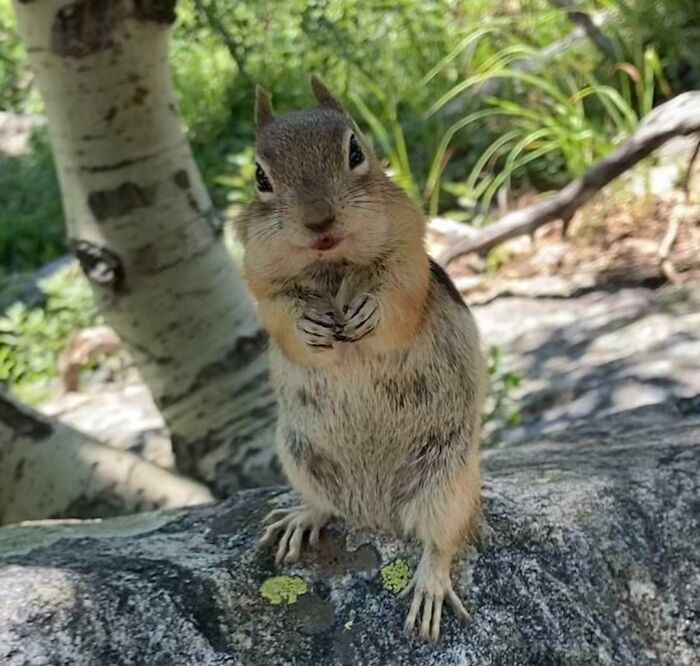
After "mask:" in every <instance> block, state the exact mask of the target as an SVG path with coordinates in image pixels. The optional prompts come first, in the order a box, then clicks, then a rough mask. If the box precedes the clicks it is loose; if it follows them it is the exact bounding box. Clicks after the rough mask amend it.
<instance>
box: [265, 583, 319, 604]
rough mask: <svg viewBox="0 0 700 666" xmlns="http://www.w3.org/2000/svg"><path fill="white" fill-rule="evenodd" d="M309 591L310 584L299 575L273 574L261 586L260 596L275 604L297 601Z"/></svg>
mask: <svg viewBox="0 0 700 666" xmlns="http://www.w3.org/2000/svg"><path fill="white" fill-rule="evenodd" d="M308 591H309V586H308V585H307V583H306V581H305V580H304V579H303V578H301V577H299V576H273V577H272V578H268V579H267V580H266V581H264V582H263V584H262V585H261V586H260V596H261V597H262V598H263V599H265V600H266V601H268V602H269V603H271V604H273V605H277V604H283V603H284V604H293V603H296V600H297V599H298V598H299V597H300V596H301V595H302V594H306V593H307V592H308Z"/></svg>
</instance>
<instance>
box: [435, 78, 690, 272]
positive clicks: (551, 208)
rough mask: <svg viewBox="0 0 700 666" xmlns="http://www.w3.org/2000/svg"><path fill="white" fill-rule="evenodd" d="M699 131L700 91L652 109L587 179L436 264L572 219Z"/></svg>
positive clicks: (471, 240) (447, 253)
mask: <svg viewBox="0 0 700 666" xmlns="http://www.w3.org/2000/svg"><path fill="white" fill-rule="evenodd" d="M697 132H700V91H698V90H694V91H691V92H686V93H683V94H682V95H678V96H677V97H675V98H674V99H672V100H670V101H668V102H666V103H665V104H661V105H660V106H658V107H657V108H656V109H654V110H653V111H652V112H651V113H650V114H649V115H648V116H647V117H646V118H644V120H642V122H641V123H640V125H639V127H638V128H637V130H636V131H635V132H634V134H633V135H632V136H631V137H629V139H627V140H626V141H624V142H623V143H622V144H621V145H620V146H619V147H618V148H617V149H616V150H615V151H614V152H613V153H612V154H611V155H609V156H608V157H606V158H605V159H603V160H601V161H600V162H599V163H598V164H596V165H595V166H594V167H592V168H591V169H590V170H589V171H588V172H587V173H586V174H585V175H584V176H582V177H581V178H577V179H576V180H574V181H572V182H571V183H569V184H568V185H567V186H566V187H564V188H563V189H562V190H560V191H559V192H558V193H557V194H555V195H554V196H552V197H551V198H549V199H547V200H546V201H543V202H542V203H539V204H535V205H534V206H528V207H527V208H524V209H522V210H518V211H514V212H512V213H509V214H508V215H506V216H505V217H503V218H501V219H500V220H498V221H497V222H494V223H493V224H491V225H489V226H488V227H486V228H485V229H484V230H483V231H481V232H480V233H479V234H477V235H476V236H471V237H468V238H463V239H461V240H460V241H458V242H457V243H455V244H454V245H453V246H452V247H451V248H448V249H447V250H445V251H444V252H443V253H442V254H441V256H440V257H438V261H439V262H440V263H442V264H443V265H445V264H448V263H449V262H451V261H452V260H454V259H456V258H457V257H460V256H462V255H464V254H469V253H470V252H480V253H483V252H486V251H488V250H490V249H491V248H492V247H495V246H496V245H499V244H500V243H502V242H503V241H506V240H509V239H510V238H514V237H515V236H520V235H522V234H528V233H530V234H531V233H533V232H534V231H535V230H536V229H538V228H539V227H541V226H542V225H543V224H546V223H547V222H552V221H554V220H566V219H570V218H571V216H572V215H573V214H574V212H575V211H576V210H578V208H580V207H581V206H582V205H583V204H585V203H586V202H587V201H588V200H589V199H590V198H591V197H592V196H593V195H594V194H595V193H596V192H598V191H600V190H601V189H602V188H603V187H605V185H607V184H608V183H609V182H610V181H612V180H614V179H615V178H617V177H618V176H619V175H621V174H622V173H624V172H625V171H627V170H628V169H630V168H631V167H633V166H634V165H635V164H637V162H639V161H640V160H642V159H644V158H645V157H647V156H648V155H649V154H651V153H652V152H653V151H654V150H656V149H657V148H658V147H659V146H661V145H663V144H664V143H665V142H666V141H668V140H669V139H672V138H673V137H675V136H686V135H689V134H695V133H697Z"/></svg>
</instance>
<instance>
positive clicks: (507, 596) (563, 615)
mask: <svg viewBox="0 0 700 666" xmlns="http://www.w3.org/2000/svg"><path fill="white" fill-rule="evenodd" d="M484 460H485V515H486V519H487V524H488V529H487V530H486V531H485V532H486V535H487V536H486V537H485V539H484V541H483V543H482V544H481V545H480V546H479V548H478V551H475V552H472V553H471V555H465V557H464V558H463V559H462V560H461V561H460V562H458V563H457V564H456V565H455V567H454V580H455V584H456V589H457V590H458V592H459V594H460V595H461V596H462V597H463V598H465V599H466V600H467V601H468V602H469V604H470V605H471V608H472V617H471V620H470V622H469V624H468V625H467V626H462V625H458V623H457V622H456V621H455V619H454V618H453V617H452V616H451V615H450V614H449V612H447V613H446V615H445V617H444V618H443V635H442V637H441V639H440V642H439V643H438V644H437V645H430V644H425V643H423V642H422V641H420V640H419V639H417V638H411V639H407V638H405V637H404V636H403V635H402V633H401V626H402V623H403V619H404V615H405V613H406V612H407V610H408V609H407V601H406V600H398V599H397V598H396V596H395V594H394V593H393V592H392V591H390V590H388V589H386V588H385V585H384V581H385V577H386V575H387V572H388V571H389V570H390V569H391V567H393V568H394V569H395V570H396V569H398V568H400V565H397V564H396V561H397V560H399V561H401V560H405V562H407V563H408V564H409V565H410V566H411V567H414V566H415V564H416V561H417V556H418V549H417V547H416V546H415V545H414V544H405V543H402V542H398V541H395V540H392V539H390V538H388V537H384V536H379V535H375V534H370V533H363V532H349V533H345V532H344V531H343V530H342V527H341V526H334V527H332V528H331V529H330V530H329V531H328V532H327V533H326V535H325V539H324V541H323V546H322V548H321V550H320V551H319V552H318V553H315V554H312V555H310V556H309V559H308V560H307V561H306V562H305V563H304V564H302V565H298V566H285V567H283V568H279V567H276V566H275V564H274V562H273V555H272V552H270V551H268V550H266V549H263V548H261V547H260V546H259V545H258V543H257V540H258V536H259V526H260V523H261V521H262V519H263V516H264V515H265V514H266V512H267V511H269V510H270V508H272V507H275V506H279V505H283V504H286V503H288V502H290V501H291V500H292V498H291V496H290V495H289V494H288V493H287V492H286V491H285V490H284V489H265V490H255V491H248V492H242V493H239V494H238V495H236V496H235V497H233V498H232V499H230V500H228V501H226V502H223V503H220V504H214V505H205V506H202V507H198V508H192V509H182V510H177V511H171V512H161V513H152V514H141V515H139V516H133V517H127V518H116V519H111V520H105V521H84V522H80V521H76V522H75V523H70V524H44V525H35V524H28V525H24V526H21V525H20V526H15V527H6V528H3V529H2V530H0V663H2V664H3V665H4V666H18V665H20V664H21V665H22V666H24V665H27V664H29V665H35V664H36V665H38V664H51V665H56V666H58V665H62V664H70V665H71V666H80V665H82V664H85V665H87V664H90V665H94V664H98V665H112V664H114V665H121V664H125V665H126V664H144V665H146V664H147V665H149V666H155V665H158V664H164V665H165V664H167V665H170V664H197V665H202V666H208V665H224V664H226V665H228V664H231V665H233V664H265V665H276V664H309V665H311V664H313V665H324V664H363V665H368V666H373V665H387V664H420V665H426V666H430V665H441V666H442V665H445V666H446V665H457V664H465V665H466V664H480V665H483V664H499V665H508V666H510V665H513V666H516V665H517V666H520V665H524V664H566V665H567V666H568V665H577V664H625V665H628V664H629V665H640V666H644V665H647V664H649V665H651V664H654V665H658V664H668V665H669V666H671V665H673V666H683V665H688V666H690V665H691V664H697V663H700V547H699V546H700V525H699V520H700V475H699V472H700V396H696V397H695V398H689V399H679V400H673V401H668V402H666V403H664V404H662V405H658V406H655V407H644V408H639V409H635V410H629V411H625V412H622V413H620V414H616V415H609V416H602V417H601V418H599V419H591V418H587V419H585V420H583V421H581V422H578V423H574V424H572V425H569V426H568V427H567V429H566V430H565V431H563V432H561V433H560V434H556V433H554V434H550V435H549V436H547V437H543V438H540V439H539V440H537V441H534V442H532V443H530V444H528V445H522V446H519V447H515V448H513V449H509V450H491V451H487V452H486V453H485V454H484ZM387 565H390V569H387V568H386V567H387ZM382 571H383V572H384V576H383V575H382ZM395 573H396V571H395ZM280 575H283V576H286V578H283V579H281V580H279V579H276V577H278V576H280ZM395 578H398V576H397V577H395ZM295 590H296V594H297V598H296V599H295V600H294V601H293V602H290V603H286V602H283V603H277V604H274V603H272V602H273V601H279V600H280V599H281V598H282V597H283V596H284V594H285V593H290V594H291V597H294V596H295V595H294V594H293V593H294V592H295Z"/></svg>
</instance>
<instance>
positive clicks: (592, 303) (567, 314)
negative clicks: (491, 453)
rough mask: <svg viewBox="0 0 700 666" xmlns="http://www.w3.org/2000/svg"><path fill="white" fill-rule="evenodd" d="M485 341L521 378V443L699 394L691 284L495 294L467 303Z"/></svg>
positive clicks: (512, 438)
mask: <svg viewBox="0 0 700 666" xmlns="http://www.w3.org/2000/svg"><path fill="white" fill-rule="evenodd" d="M473 310H474V312H475V315H476V318H477V320H478V323H479V327H480V329H481V333H482V338H483V340H484V342H485V343H486V344H487V345H489V344H496V345H499V346H500V347H501V350H502V352H503V354H504V366H505V368H506V369H508V370H512V371H515V372H516V373H518V374H519V375H520V376H522V379H523V381H522V383H521V386H520V387H519V390H518V391H515V392H514V394H513V396H512V397H513V399H514V401H515V403H516V404H517V406H518V409H519V411H520V414H521V416H522V425H521V426H520V427H518V428H508V429H504V430H503V431H502V432H500V433H499V438H498V439H499V441H500V443H502V444H507V443H513V442H520V441H530V440H531V439H532V438H533V437H537V436H539V435H540V434H541V433H543V432H548V431H552V430H559V429H562V428H566V427H568V424H569V423H571V422H572V421H575V420H576V419H582V418H586V417H593V416H601V415H607V414H615V413H617V412H621V411H624V410H629V409H633V408H635V407H641V406H644V405H653V404H661V403H664V402H665V401H667V400H672V399H675V398H683V397H688V396H692V395H696V394H697V393H700V283H698V282H695V283H690V284H688V285H685V286H683V287H673V288H665V289H660V290H656V291H652V290H650V289H645V288H642V287H637V288H628V289H620V290H619V291H615V292H612V293H606V292H603V291H593V292H590V293H587V294H584V295H581V296H578V297H576V298H566V299H562V298H522V297H508V298H499V299H498V300H495V301H493V302H492V303H489V304H488V305H484V306H478V307H474V308H473Z"/></svg>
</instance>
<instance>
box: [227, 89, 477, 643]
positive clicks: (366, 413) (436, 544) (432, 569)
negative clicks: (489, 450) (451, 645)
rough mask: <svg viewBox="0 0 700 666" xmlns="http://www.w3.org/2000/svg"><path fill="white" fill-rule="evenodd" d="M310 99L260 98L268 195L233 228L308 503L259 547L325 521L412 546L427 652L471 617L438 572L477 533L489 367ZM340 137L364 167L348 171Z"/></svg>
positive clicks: (289, 456)
mask: <svg viewBox="0 0 700 666" xmlns="http://www.w3.org/2000/svg"><path fill="white" fill-rule="evenodd" d="M319 86H321V88H319ZM314 92H315V94H316V97H317V99H318V100H319V103H320V106H319V107H318V108H316V109H312V110H308V111H303V112H298V113H294V114H290V115H288V116H282V117H270V114H271V105H270V104H269V99H268V98H265V97H264V96H262V97H261V96H260V94H259V104H258V116H259V118H258V160H259V162H260V164H261V165H262V166H263V168H264V171H265V173H266V175H267V177H268V178H269V180H270V182H271V184H272V188H273V192H272V193H269V192H268V193H262V194H260V195H259V196H258V198H257V199H256V200H255V201H254V202H253V203H252V204H251V205H250V207H249V208H248V210H247V211H246V212H245V213H244V215H243V216H242V217H241V218H240V219H239V220H238V222H237V229H238V234H239V237H240V239H241V241H242V242H243V244H244V246H245V250H246V254H245V275H246V278H247V280H248V283H249V284H250V288H251V290H252V292H253V294H254V295H255V298H256V299H257V302H258V312H259V314H260V318H261V321H262V322H263V325H264V326H265V328H266V329H267V330H268V332H269V334H270V336H271V341H272V344H271V350H270V359H271V376H272V381H273V384H274V385H275V387H276V389H277V392H278V397H279V403H280V416H279V424H278V436H277V445H278V452H279V457H280V460H281V462H282V465H283V467H284V469H285V471H286V473H287V475H288V477H289V480H290V482H291V484H292V486H293V487H294V488H295V489H296V490H297V492H298V493H299V494H300V495H301V496H302V499H303V501H304V504H303V505H302V506H301V507H299V508H297V509H294V510H292V511H290V512H289V513H288V514H286V517H285V518H282V519H281V520H279V521H277V522H276V523H274V524H273V525H272V526H270V527H269V528H268V530H267V532H266V537H265V538H266V540H269V541H271V540H273V539H274V538H275V537H276V536H277V533H278V532H280V531H282V532H283V534H282V538H281V540H280V544H279V547H278V559H285V560H287V561H290V560H293V559H295V558H296V557H297V556H298V555H299V548H300V544H301V539H302V535H303V534H304V533H305V532H307V531H309V532H310V535H311V540H312V542H313V541H314V540H315V538H316V537H317V535H318V530H319V529H320V526H321V525H322V524H323V523H324V522H325V521H326V520H328V518H329V517H330V516H332V515H338V516H341V517H342V518H344V519H345V520H346V521H347V522H348V523H350V524H354V525H358V526H365V527H372V528H377V529H385V530H391V531H394V532H396V533H398V534H401V535H404V536H410V535H414V536H417V537H418V538H420V539H421V541H422V542H423V544H424V553H423V558H422V559H421V563H420V565H419V567H418V570H417V571H416V575H415V576H414V579H413V582H412V585H411V589H413V590H414V593H415V596H414V601H413V605H412V607H411V611H410V613H409V617H408V620H407V625H406V626H407V629H411V628H412V627H413V624H414V623H415V620H416V618H417V614H418V611H419V610H420V607H421V606H422V607H423V609H424V611H423V622H422V624H421V628H420V631H421V634H423V635H425V636H430V637H432V638H436V637H437V633H438V631H439V623H440V612H441V607H442V600H443V599H445V600H447V601H448V602H449V603H450V605H451V606H452V607H453V609H454V610H455V612H456V613H457V614H458V615H460V616H461V617H463V616H464V615H465V614H466V612H465V611H464V608H463V606H462V604H461V602H459V600H458V598H457V597H456V596H455V595H454V592H452V588H451V584H450V578H449V568H450V563H451V561H452V559H453V557H454V554H455V552H456V551H457V549H458V548H459V547H460V545H461V544H462V543H464V540H465V539H466V538H467V537H468V535H469V533H470V532H472V531H473V530H474V529H475V526H476V524H477V523H478V517H479V498H480V480H479V457H478V446H479V421H480V414H479V412H480V407H481V403H482V399H483V393H484V386H485V365H484V360H483V357H482V355H481V353H480V351H479V345H478V334H477V331H476V326H475V324H474V321H473V318H472V317H471V314H470V313H469V311H468V309H467V308H466V306H464V304H463V303H461V301H460V299H459V296H458V294H457V292H456V290H455V289H454V285H452V284H451V282H450V280H449V278H448V277H447V276H446V275H445V274H444V272H442V271H441V270H440V269H439V267H437V266H435V265H431V263H430V261H429V258H428V255H427V254H426V252H425V248H424V232H425V218H424V216H423V214H422V212H421V210H420V208H419V207H418V206H417V205H416V204H415V203H414V202H412V201H411V200H410V199H409V198H408V197H407V196H406V195H405V194H404V192H403V191H402V190H401V189H400V188H398V187H397V186H396V185H394V184H393V183H392V182H391V181H390V180H389V178H388V177H387V176H386V175H385V174H384V172H383V170H382V168H381V166H380V164H379V162H378V160H377V159H376V157H375V156H374V154H373V153H372V151H371V148H370V146H369V143H368V142H367V140H366V139H364V137H362V135H361V134H360V133H359V131H358V130H357V127H356V126H355V124H354V123H353V122H352V120H351V119H350V118H348V116H347V114H345V113H344V112H343V111H342V107H340V105H339V104H338V103H337V101H336V100H335V99H334V98H333V97H332V96H331V95H330V93H329V92H328V91H327V90H326V89H325V88H323V87H322V84H320V82H318V81H316V82H315V83H314ZM260 100H262V101H260ZM268 110H269V113H268ZM350 132H354V133H355V136H356V137H357V141H358V142H359V144H360V146H361V148H362V152H363V153H364V156H365V161H364V162H363V163H361V164H360V166H358V167H357V168H356V169H351V168H349V166H348V154H349V148H348V145H347V144H348V141H349V136H350ZM321 222H322V223H323V225H325V226H324V229H325V230H326V231H327V230H328V229H330V231H328V233H332V234H335V235H336V236H337V237H339V238H342V242H341V243H340V244H339V245H338V246H337V247H335V248H333V249H331V250H327V251H319V250H313V249H312V247H311V246H312V245H313V244H314V242H315V240H316V239H318V238H319V235H320V232H318V231H314V229H316V228H317V227H318V226H319V225H320V224H321ZM329 225H330V226H329ZM324 233H325V231H324Z"/></svg>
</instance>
